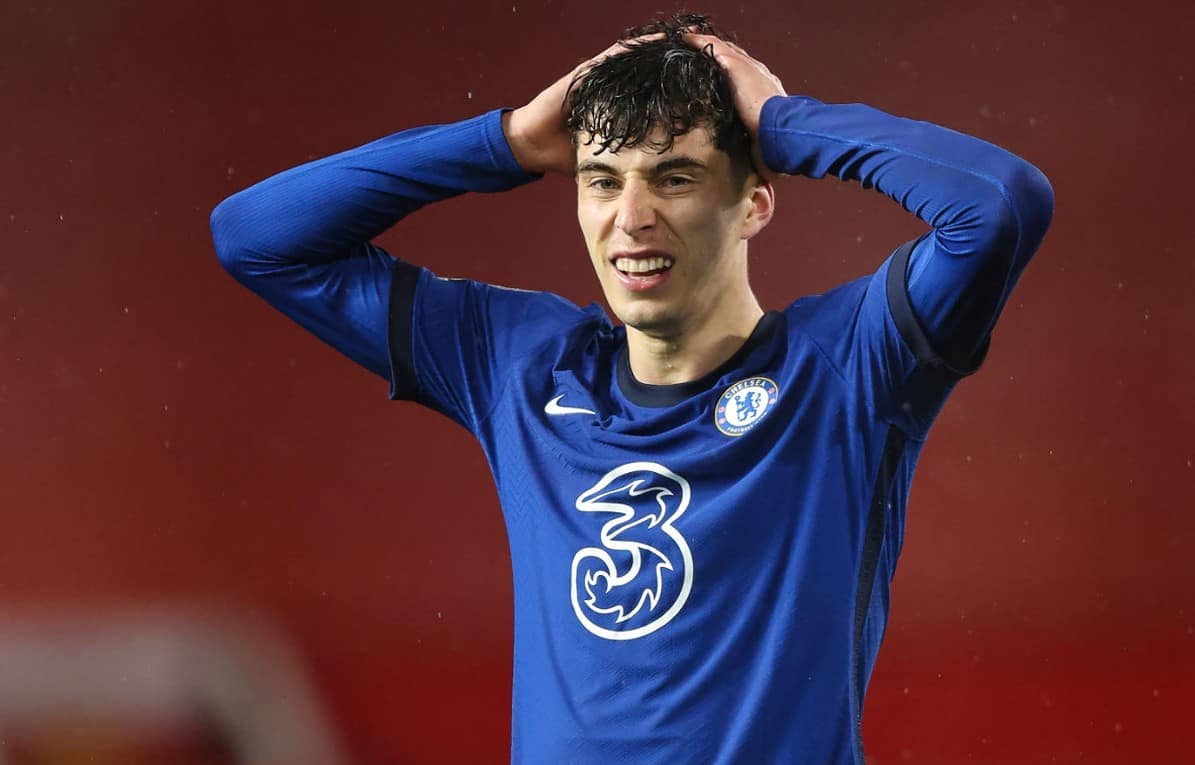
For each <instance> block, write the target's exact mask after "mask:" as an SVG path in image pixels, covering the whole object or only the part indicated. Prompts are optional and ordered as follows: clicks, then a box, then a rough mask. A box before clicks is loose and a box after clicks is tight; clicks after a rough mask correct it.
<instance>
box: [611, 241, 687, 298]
mask: <svg viewBox="0 0 1195 765" xmlns="http://www.w3.org/2000/svg"><path fill="white" fill-rule="evenodd" d="M674 262H675V260H674V259H673V258H672V256H671V255H669V254H667V253H665V252H660V251H658V250H644V251H641V252H618V253H615V254H614V255H613V256H612V257H611V258H610V264H611V265H612V266H614V270H615V273H617V274H618V281H619V282H621V283H622V285H623V286H624V287H626V288H627V289H629V290H631V291H632V292H643V291H645V290H650V289H653V288H655V287H657V286H659V285H660V284H663V283H664V282H665V281H666V280H667V279H668V275H669V273H670V271H671V270H672V265H673V263H674Z"/></svg>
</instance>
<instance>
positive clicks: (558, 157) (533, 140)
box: [502, 42, 624, 175]
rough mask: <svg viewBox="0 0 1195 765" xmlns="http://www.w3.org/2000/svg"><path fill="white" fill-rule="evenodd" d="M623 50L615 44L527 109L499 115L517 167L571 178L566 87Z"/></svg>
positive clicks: (572, 163)
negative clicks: (517, 164)
mask: <svg viewBox="0 0 1195 765" xmlns="http://www.w3.org/2000/svg"><path fill="white" fill-rule="evenodd" d="M623 47H624V46H623V44H622V43H621V42H617V43H614V44H613V45H611V46H610V47H609V48H606V50H604V51H602V52H601V53H599V54H598V55H596V56H594V57H593V58H591V59H589V60H588V61H584V62H582V63H581V64H579V65H578V66H577V67H576V68H575V69H573V70H572V71H571V72H569V73H568V74H566V75H564V76H563V77H561V78H560V79H559V80H557V81H556V82H554V83H552V84H551V85H549V86H548V88H547V89H546V90H544V91H543V92H541V93H540V94H539V95H538V96H536V97H535V98H533V99H532V100H531V102H530V103H528V104H527V105H526V106H521V107H519V108H518V109H515V110H514V111H510V112H506V113H505V114H503V115H502V131H503V132H504V133H505V134H506V141H507V143H509V144H510V149H511V151H512V152H514V155H515V159H516V160H518V163H519V166H520V167H522V168H523V169H524V170H526V171H527V172H529V173H560V174H562V175H572V174H573V168H574V167H575V165H576V149H575V148H574V147H573V141H572V136H571V135H570V134H569V130H568V126H567V125H566V124H565V120H566V118H567V116H568V104H567V103H566V97H567V96H568V92H569V85H571V84H573V81H574V80H576V79H579V78H580V77H581V76H583V75H584V74H585V72H587V71H588V70H589V68H590V67H591V66H593V65H594V64H596V63H597V62H599V61H601V60H602V59H603V58H605V57H606V56H609V55H612V54H614V53H617V52H618V51H619V50H620V49H623Z"/></svg>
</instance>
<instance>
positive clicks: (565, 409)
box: [544, 393, 593, 414]
mask: <svg viewBox="0 0 1195 765" xmlns="http://www.w3.org/2000/svg"><path fill="white" fill-rule="evenodd" d="M562 398H564V394H563V393H561V394H560V395H559V396H557V397H556V398H554V399H552V400H551V401H549V402H548V403H546V404H544V411H545V412H547V413H548V414H593V412H592V411H590V410H589V409H582V408H581V407H578V406H561V405H560V399H562Z"/></svg>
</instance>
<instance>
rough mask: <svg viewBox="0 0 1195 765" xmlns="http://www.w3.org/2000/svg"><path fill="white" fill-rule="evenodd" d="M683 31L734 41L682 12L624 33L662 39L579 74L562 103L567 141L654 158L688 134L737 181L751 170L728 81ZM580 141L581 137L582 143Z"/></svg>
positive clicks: (638, 44)
mask: <svg viewBox="0 0 1195 765" xmlns="http://www.w3.org/2000/svg"><path fill="white" fill-rule="evenodd" d="M686 32H695V33H698V34H704V35H713V36H715V37H718V38H721V39H723V40H732V39H733V38H731V37H730V36H728V35H724V34H722V33H721V32H719V31H718V30H716V29H715V28H714V26H713V24H711V23H710V21H709V17H708V16H703V15H700V14H694V13H680V14H677V15H675V16H673V17H672V18H669V19H658V20H656V21H654V22H652V23H650V24H647V25H644V26H641V27H633V28H631V29H628V30H626V31H625V32H624V33H623V35H622V38H621V39H623V40H631V39H634V38H637V37H642V36H644V35H651V34H662V35H663V37H661V38H659V39H654V40H641V41H636V42H632V43H629V44H628V46H627V47H628V48H629V49H628V50H626V51H625V52H620V53H616V54H613V55H610V56H607V57H606V58H604V59H602V60H601V61H599V62H598V63H596V64H595V65H594V66H592V67H591V68H590V69H589V70H587V71H585V72H582V73H581V74H579V75H577V77H576V79H574V80H573V82H572V84H571V85H570V88H569V94H568V96H567V102H566V109H567V115H568V116H567V124H568V127H569V130H570V131H572V134H573V142H574V143H576V144H578V145H580V143H581V142H582V141H584V144H585V145H590V144H592V143H595V142H596V143H597V144H598V146H599V148H598V150H597V152H596V153H597V154H601V153H602V152H604V151H614V152H616V151H619V150H621V149H623V148H631V147H634V146H638V145H639V144H643V145H645V146H647V147H648V148H651V149H654V150H656V151H658V152H660V153H663V152H666V151H668V150H669V149H671V148H672V145H673V143H674V142H675V141H676V139H677V138H678V137H680V136H682V135H684V134H686V133H688V132H689V131H690V130H693V129H694V128H698V127H700V128H703V129H705V130H706V131H707V132H708V133H709V135H710V139H711V141H712V142H713V144H714V146H715V147H716V148H718V149H721V150H722V151H725V152H726V153H727V154H729V155H730V158H731V166H732V167H733V168H735V170H736V175H737V174H740V173H741V175H742V177H744V178H745V177H746V174H747V172H748V171H749V170H750V168H751V138H750V135H749V134H748V133H747V129H746V127H744V126H743V122H742V120H741V119H740V118H739V115H738V112H737V111H736V110H735V108H734V98H733V96H732V95H731V92H730V78H729V77H727V75H726V72H725V70H723V69H722V66H721V65H720V64H718V62H717V60H715V59H714V54H713V50H712V46H708V45H707V46H706V47H705V48H704V49H697V48H694V47H693V46H691V45H689V44H688V43H686V42H685V41H684V39H683V37H682V35H684V34H685V33H686ZM582 136H584V138H582Z"/></svg>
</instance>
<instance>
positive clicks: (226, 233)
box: [208, 192, 251, 282]
mask: <svg viewBox="0 0 1195 765" xmlns="http://www.w3.org/2000/svg"><path fill="white" fill-rule="evenodd" d="M242 193H243V192H241V193H237V194H233V195H232V196H230V197H228V198H227V199H225V200H224V201H222V202H220V204H218V205H216V207H215V209H213V210H212V214H211V217H210V218H209V220H208V223H209V225H210V226H211V231H212V244H213V246H214V247H215V250H216V258H217V259H218V260H219V261H220V265H221V266H223V267H224V270H225V271H227V272H228V273H229V275H230V276H232V277H233V278H235V279H236V280H237V281H242V282H243V281H244V280H245V276H246V266H247V265H248V261H249V253H250V252H251V248H250V246H249V244H248V242H247V232H248V227H247V223H248V221H247V215H246V211H245V205H244V203H243V200H242V199H241V194H242Z"/></svg>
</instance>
